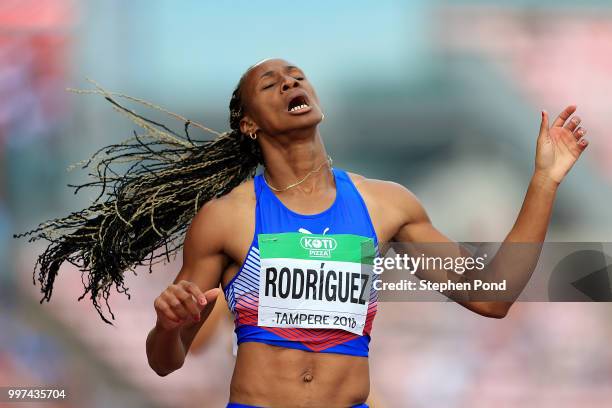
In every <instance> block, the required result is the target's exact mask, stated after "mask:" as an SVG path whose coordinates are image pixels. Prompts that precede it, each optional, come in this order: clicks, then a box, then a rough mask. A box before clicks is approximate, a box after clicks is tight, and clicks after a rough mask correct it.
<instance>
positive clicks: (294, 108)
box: [289, 104, 308, 112]
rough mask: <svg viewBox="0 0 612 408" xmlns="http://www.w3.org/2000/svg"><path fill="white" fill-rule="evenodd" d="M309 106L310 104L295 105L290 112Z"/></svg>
mask: <svg viewBox="0 0 612 408" xmlns="http://www.w3.org/2000/svg"><path fill="white" fill-rule="evenodd" d="M307 107H308V105H306V104H303V105H298V106H294V107H293V108H291V110H290V111H289V112H295V111H297V110H300V109H304V108H307Z"/></svg>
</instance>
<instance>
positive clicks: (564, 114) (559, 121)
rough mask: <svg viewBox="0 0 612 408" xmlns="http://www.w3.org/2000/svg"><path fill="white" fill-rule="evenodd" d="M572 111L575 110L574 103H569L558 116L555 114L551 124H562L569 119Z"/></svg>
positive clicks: (558, 125)
mask: <svg viewBox="0 0 612 408" xmlns="http://www.w3.org/2000/svg"><path fill="white" fill-rule="evenodd" d="M574 112H576V105H569V106H568V107H567V108H565V109H564V110H563V112H561V113H560V114H559V116H557V118H556V119H555V121H554V122H553V124H552V125H553V127H561V126H563V125H564V124H565V122H566V121H567V120H568V119H569V117H570V116H571V115H572V113H574Z"/></svg>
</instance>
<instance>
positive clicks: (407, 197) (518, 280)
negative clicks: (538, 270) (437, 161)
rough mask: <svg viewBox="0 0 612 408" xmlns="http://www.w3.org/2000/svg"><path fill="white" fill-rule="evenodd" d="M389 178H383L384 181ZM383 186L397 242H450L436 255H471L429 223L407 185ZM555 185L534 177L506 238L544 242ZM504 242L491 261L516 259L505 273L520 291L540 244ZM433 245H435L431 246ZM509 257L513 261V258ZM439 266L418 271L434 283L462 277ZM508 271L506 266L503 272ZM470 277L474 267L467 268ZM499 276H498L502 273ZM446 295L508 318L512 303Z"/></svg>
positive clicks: (502, 262)
mask: <svg viewBox="0 0 612 408" xmlns="http://www.w3.org/2000/svg"><path fill="white" fill-rule="evenodd" d="M383 183H385V182H383ZM380 188H381V190H384V193H383V194H382V195H381V197H385V196H387V197H394V199H393V200H387V202H389V203H393V206H394V207H395V208H394V211H393V212H392V214H393V216H394V217H396V218H397V219H398V220H400V222H399V224H398V225H399V227H398V229H397V232H396V233H395V235H394V236H393V240H395V241H398V242H418V243H427V242H430V243H431V242H435V243H447V244H452V245H443V246H439V247H436V249H439V250H443V251H444V254H437V255H441V256H444V257H448V256H451V257H453V256H454V257H459V256H468V255H469V254H470V251H468V250H467V249H466V248H464V247H462V246H461V245H460V244H458V243H456V242H455V241H453V240H451V239H450V238H448V237H447V236H446V235H444V234H443V233H442V232H440V231H439V230H438V229H437V228H436V227H435V226H434V225H433V224H432V222H431V220H430V218H429V216H428V215H427V213H426V211H425V209H424V208H423V206H422V205H421V203H420V202H419V201H418V199H417V198H416V197H415V196H414V195H413V194H412V193H411V192H410V191H408V190H407V189H405V188H404V187H402V186H400V185H398V184H395V183H388V182H387V183H386V185H385V186H381V187H380ZM556 189H557V185H556V184H555V183H552V182H550V180H547V179H546V178H543V177H541V176H540V175H538V174H534V176H533V177H532V179H531V181H530V183H529V187H528V189H527V194H526V196H525V200H524V202H523V206H522V208H521V210H520V212H519V215H518V217H517V219H516V222H515V224H514V226H513V228H512V229H511V230H510V232H509V233H508V234H507V236H506V238H505V240H504V243H511V242H523V243H527V242H530V243H541V242H542V241H543V240H544V238H545V236H546V230H547V227H548V223H549V220H550V215H551V212H552V207H553V202H554V198H555V193H556ZM504 245H505V244H502V250H500V251H498V253H497V255H496V256H495V258H494V260H493V261H492V262H491V263H490V265H497V266H498V267H497V268H498V269H497V271H499V270H502V269H504V268H503V267H499V265H508V264H512V265H513V268H512V272H513V273H512V274H507V275H508V276H506V278H507V279H506V280H507V282H508V288H509V289H508V293H517V294H518V293H520V292H521V291H522V289H523V288H524V286H525V285H526V284H527V282H528V280H529V277H530V276H531V273H532V272H533V268H534V267H535V263H536V262H537V257H538V256H539V249H540V246H539V245H533V246H529V247H523V248H519V249H517V248H512V247H510V248H507V247H504ZM428 248H429V249H432V248H433V246H431V247H428ZM517 251H519V252H520V255H521V260H522V263H521V264H518V263H517V262H516V259H515V258H518V254H517ZM510 260H512V261H514V262H510ZM436 272H438V271H431V270H419V271H417V273H416V276H417V277H419V278H420V279H427V280H429V281H433V282H445V281H447V280H449V279H450V280H451V281H455V282H458V281H459V280H460V275H458V274H456V273H454V272H452V271H449V272H448V273H446V274H440V273H436ZM503 272H508V271H505V270H504V271H503ZM465 275H467V276H468V278H469V279H473V277H470V272H465ZM481 275H482V276H478V278H481V279H482V280H483V281H488V279H487V275H490V271H489V270H488V269H487V268H485V270H484V271H482V272H481ZM496 276H498V277H499V275H498V274H496ZM443 293H444V295H446V296H448V297H449V298H450V299H452V300H454V301H456V302H457V303H459V304H460V305H462V306H464V307H466V308H467V309H469V310H471V311H473V312H475V313H478V314H480V315H483V316H487V317H494V318H502V317H504V316H505V315H506V314H507V313H508V310H509V308H510V306H511V305H512V301H469V300H464V297H465V293H462V292H454V291H448V292H443Z"/></svg>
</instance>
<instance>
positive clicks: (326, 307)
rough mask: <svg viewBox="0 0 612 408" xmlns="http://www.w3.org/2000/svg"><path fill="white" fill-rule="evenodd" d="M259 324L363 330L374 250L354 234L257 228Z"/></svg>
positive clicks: (363, 239)
mask: <svg viewBox="0 0 612 408" xmlns="http://www.w3.org/2000/svg"><path fill="white" fill-rule="evenodd" d="M258 241H259V257H260V262H261V269H260V274H259V308H258V312H259V319H258V325H259V326H267V327H287V328H289V327H293V328H295V327H298V328H306V329H342V330H346V331H349V332H351V333H355V334H359V335H361V334H363V329H364V326H365V321H366V316H367V312H368V303H369V299H370V288H371V285H372V264H373V261H374V256H375V251H374V242H373V240H372V238H367V237H363V236H360V235H353V234H335V235H317V234H302V233H297V232H286V233H280V234H259V235H258Z"/></svg>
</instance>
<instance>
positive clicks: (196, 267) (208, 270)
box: [146, 199, 229, 376]
mask: <svg viewBox="0 0 612 408" xmlns="http://www.w3.org/2000/svg"><path fill="white" fill-rule="evenodd" d="M222 200H223V199H219V200H213V201H210V202H208V203H206V204H205V205H204V206H203V207H202V208H201V209H200V211H199V212H198V213H197V215H196V216H195V217H194V218H193V220H192V222H191V225H190V226H189V229H188V230H187V233H186V236H185V241H184V248H183V265H182V267H181V270H180V271H179V273H178V275H177V276H176V278H175V280H174V283H173V284H172V285H170V286H169V287H168V288H167V289H166V290H165V291H164V292H162V294H161V295H160V296H159V297H158V298H157V299H156V300H155V308H156V311H157V314H158V318H157V322H156V325H155V327H153V329H151V331H150V332H149V335H148V337H147V343H146V351H147V358H148V361H149V365H150V366H151V368H152V369H153V370H154V371H155V372H156V373H157V374H158V375H160V376H165V375H168V374H169V373H171V372H172V371H175V370H177V369H179V368H180V367H182V365H183V363H184V361H185V356H186V355H187V352H188V350H189V347H190V346H191V343H192V341H193V339H194V337H195V335H196V333H197V332H198V330H199V329H200V327H201V326H202V324H203V323H204V322H205V321H206V319H207V317H208V315H209V314H210V312H211V310H212V308H213V307H214V303H215V300H216V297H217V296H218V295H219V292H220V290H219V289H216V290H215V289H214V288H218V287H219V284H220V282H221V273H222V271H223V270H224V268H225V267H226V265H227V264H228V262H229V261H228V258H227V256H226V255H225V254H224V251H223V242H224V235H223V231H225V230H226V229H225V228H224V226H223V225H222V224H223V223H224V222H226V221H225V220H227V215H226V214H224V213H225V212H226V211H227V209H226V208H225V207H224V206H223V204H222ZM188 282H190V283H188ZM192 285H195V287H194V286H192ZM190 288H191V289H190ZM194 293H203V295H204V296H205V297H206V304H205V305H202V304H201V303H200V306H201V307H199V308H198V307H197V306H196V305H197V304H198V303H197V301H198V300H199V299H197V298H198V296H194ZM200 297H201V296H200ZM197 316H199V318H197ZM196 318H197V319H196Z"/></svg>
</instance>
